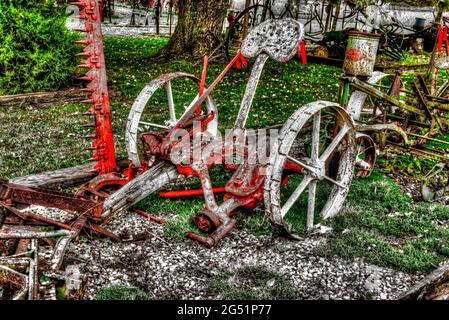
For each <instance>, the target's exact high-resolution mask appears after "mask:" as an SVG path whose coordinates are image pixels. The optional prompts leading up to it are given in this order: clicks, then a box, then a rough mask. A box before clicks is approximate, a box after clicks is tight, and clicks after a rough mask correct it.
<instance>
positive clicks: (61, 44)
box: [0, 0, 78, 94]
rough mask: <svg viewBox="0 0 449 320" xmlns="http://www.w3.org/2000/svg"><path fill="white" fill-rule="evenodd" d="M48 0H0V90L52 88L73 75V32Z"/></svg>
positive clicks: (59, 9)
mask: <svg viewBox="0 0 449 320" xmlns="http://www.w3.org/2000/svg"><path fill="white" fill-rule="evenodd" d="M66 18H67V17H66V16H65V12H64V9H63V7H62V6H59V5H55V4H54V3H53V2H51V1H48V0H47V1H23V0H19V1H17V0H14V1H10V0H0V94H16V93H22V92H36V91H44V90H56V89H59V88H60V87H61V86H63V85H66V84H67V83H68V82H69V81H70V80H71V79H72V77H73V75H74V70H75V65H76V62H77V61H76V57H75V54H76V53H77V51H78V49H77V48H76V45H75V43H74V41H75V40H76V38H77V36H76V35H75V34H74V33H72V32H71V31H69V30H67V29H66V28H65V21H66Z"/></svg>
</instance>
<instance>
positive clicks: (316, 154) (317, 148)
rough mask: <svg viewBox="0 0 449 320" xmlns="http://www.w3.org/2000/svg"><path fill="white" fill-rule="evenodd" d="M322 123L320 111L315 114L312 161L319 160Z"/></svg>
mask: <svg viewBox="0 0 449 320" xmlns="http://www.w3.org/2000/svg"><path fill="white" fill-rule="evenodd" d="M320 125H321V111H318V112H317V113H316V114H315V115H314V116H313V130H312V152H311V158H312V162H316V161H317V160H318V157H319V156H320V155H319V152H320Z"/></svg>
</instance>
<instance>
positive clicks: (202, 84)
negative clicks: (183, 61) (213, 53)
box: [196, 56, 209, 117]
mask: <svg viewBox="0 0 449 320" xmlns="http://www.w3.org/2000/svg"><path fill="white" fill-rule="evenodd" d="M208 65H209V57H208V56H205V57H204V63H203V72H202V73H201V82H200V91H199V94H198V96H199V97H201V96H202V95H203V92H204V87H205V86H206V77H207V66H208ZM200 114H201V105H199V106H198V107H197V108H196V116H197V117H198V116H199V115H200Z"/></svg>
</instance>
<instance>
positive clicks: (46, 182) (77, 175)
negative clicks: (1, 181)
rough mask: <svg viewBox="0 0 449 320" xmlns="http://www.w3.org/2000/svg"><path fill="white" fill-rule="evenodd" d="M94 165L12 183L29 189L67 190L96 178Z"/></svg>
mask: <svg viewBox="0 0 449 320" xmlns="http://www.w3.org/2000/svg"><path fill="white" fill-rule="evenodd" d="M94 176H95V173H94V172H92V164H87V165H81V166H77V167H71V168H66V169H60V170H56V171H50V172H44V173H39V174H33V175H28V176H24V177H20V178H16V179H12V180H11V182H12V183H15V184H20V185H24V186H29V187H40V188H67V187H70V186H73V185H75V184H78V183H82V182H85V181H87V180H89V179H90V178H92V177H94Z"/></svg>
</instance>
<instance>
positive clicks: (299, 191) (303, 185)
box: [281, 176, 312, 218]
mask: <svg viewBox="0 0 449 320" xmlns="http://www.w3.org/2000/svg"><path fill="white" fill-rule="evenodd" d="M310 181H312V177H310V176H304V179H303V180H302V181H301V183H300V184H299V185H298V187H297V188H296V189H295V191H293V193H292V195H291V196H290V198H288V200H287V201H286V202H285V204H284V206H283V207H282V209H281V215H282V218H284V217H285V215H286V214H287V212H288V211H289V210H290V209H291V207H292V206H293V205H294V204H295V202H296V200H298V198H299V196H300V195H301V194H302V193H303V191H304V190H305V189H306V188H307V186H308V185H309V183H310Z"/></svg>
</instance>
